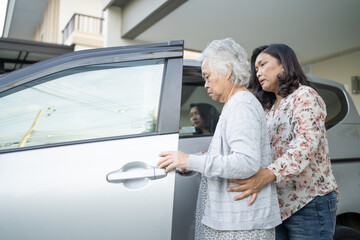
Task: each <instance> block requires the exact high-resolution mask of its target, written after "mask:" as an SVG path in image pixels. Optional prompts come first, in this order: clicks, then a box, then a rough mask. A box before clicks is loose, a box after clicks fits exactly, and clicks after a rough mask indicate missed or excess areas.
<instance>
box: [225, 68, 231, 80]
mask: <svg viewBox="0 0 360 240" xmlns="http://www.w3.org/2000/svg"><path fill="white" fill-rule="evenodd" d="M226 66H227V68H228V71H227V73H226V76H225V79H226V80H231V74H232V67H231V65H226Z"/></svg>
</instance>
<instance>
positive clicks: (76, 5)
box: [58, 0, 103, 43]
mask: <svg viewBox="0 0 360 240" xmlns="http://www.w3.org/2000/svg"><path fill="white" fill-rule="evenodd" d="M74 13H79V14H85V15H90V16H94V17H99V18H101V17H103V16H102V13H103V12H102V0H75V1H74V0H61V1H60V6H59V29H58V31H59V34H58V43H62V37H63V35H62V30H64V28H65V26H66V24H67V23H68V22H69V21H70V19H71V17H72V16H73V15H74Z"/></svg>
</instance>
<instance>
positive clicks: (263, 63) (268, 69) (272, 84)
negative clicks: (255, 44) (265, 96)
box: [255, 52, 284, 94]
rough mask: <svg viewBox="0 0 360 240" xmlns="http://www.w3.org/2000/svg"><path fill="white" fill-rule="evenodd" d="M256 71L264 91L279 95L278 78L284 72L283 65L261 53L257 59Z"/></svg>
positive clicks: (268, 55)
mask: <svg viewBox="0 0 360 240" xmlns="http://www.w3.org/2000/svg"><path fill="white" fill-rule="evenodd" d="M255 70H256V76H257V78H258V80H259V82H260V85H261V87H262V89H263V90H264V91H265V92H272V93H275V94H277V93H278V88H279V81H278V79H277V76H278V75H279V74H282V73H283V72H284V69H283V65H282V64H280V63H279V61H278V59H276V58H274V57H273V56H271V55H270V54H267V53H265V52H261V53H260V54H259V55H258V56H257V58H256V61H255Z"/></svg>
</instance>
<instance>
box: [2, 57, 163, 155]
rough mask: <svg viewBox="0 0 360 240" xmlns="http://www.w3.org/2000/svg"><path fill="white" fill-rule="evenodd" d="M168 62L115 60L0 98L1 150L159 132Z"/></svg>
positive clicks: (68, 71) (70, 71) (48, 80)
mask: <svg viewBox="0 0 360 240" xmlns="http://www.w3.org/2000/svg"><path fill="white" fill-rule="evenodd" d="M163 68H164V61H163V60H149V61H137V62H131V63H111V64H102V65H93V66H86V67H79V68H74V69H70V70H67V71H63V72H61V73H57V74H53V75H51V76H47V77H44V78H42V79H38V80H35V81H34V82H32V83H31V85H32V86H29V87H28V88H26V89H24V90H20V91H17V92H14V93H12V94H9V95H7V96H4V97H2V98H0V109H1V119H0V132H1V135H0V150H2V149H10V148H18V147H26V146H35V145H43V144H51V143H59V142H67V141H77V140H84V139H94V138H104V137H112V136H122V135H129V134H140V133H148V132H154V131H155V130H156V120H157V110H158V105H159V99H160V91H161V83H162V75H163ZM39 83H40V84H39ZM28 85H29V83H28Z"/></svg>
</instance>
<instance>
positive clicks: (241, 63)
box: [199, 38, 250, 87]
mask: <svg viewBox="0 0 360 240" xmlns="http://www.w3.org/2000/svg"><path fill="white" fill-rule="evenodd" d="M205 59H208V61H209V66H210V68H211V69H212V70H213V71H215V72H216V73H218V74H222V75H226V74H227V73H228V71H229V70H230V68H229V67H230V66H231V69H232V73H231V77H230V78H231V80H232V82H233V84H234V86H239V87H240V86H246V87H247V86H248V84H249V81H250V71H249V64H248V62H247V54H246V51H245V49H244V48H243V47H241V46H240V45H239V44H238V43H236V42H235V41H234V40H233V39H232V38H225V39H221V40H214V41H212V42H211V43H210V44H209V45H208V46H207V48H206V49H205V50H204V51H203V52H202V55H201V57H200V59H199V60H200V61H201V62H203V61H204V60H205Z"/></svg>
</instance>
